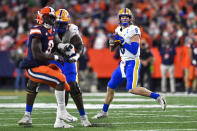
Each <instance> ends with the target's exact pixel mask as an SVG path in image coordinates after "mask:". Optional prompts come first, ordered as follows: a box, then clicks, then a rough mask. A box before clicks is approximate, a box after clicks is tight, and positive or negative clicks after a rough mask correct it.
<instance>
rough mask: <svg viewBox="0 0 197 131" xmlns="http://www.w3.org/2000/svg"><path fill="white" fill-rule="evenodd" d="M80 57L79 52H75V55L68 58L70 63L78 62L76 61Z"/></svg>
mask: <svg viewBox="0 0 197 131" xmlns="http://www.w3.org/2000/svg"><path fill="white" fill-rule="evenodd" d="M79 57H80V55H79V53H76V54H74V55H73V56H71V57H70V58H69V59H68V62H69V63H72V62H76V61H77V60H78V59H79Z"/></svg>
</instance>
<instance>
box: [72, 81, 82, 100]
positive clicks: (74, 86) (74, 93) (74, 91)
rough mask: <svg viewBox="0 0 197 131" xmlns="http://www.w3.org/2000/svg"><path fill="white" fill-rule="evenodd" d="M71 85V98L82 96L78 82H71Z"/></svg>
mask: <svg viewBox="0 0 197 131" xmlns="http://www.w3.org/2000/svg"><path fill="white" fill-rule="evenodd" d="M69 85H70V95H71V97H76V96H78V95H81V94H82V92H81V90H80V88H79V85H78V83H77V82H70V83H69Z"/></svg>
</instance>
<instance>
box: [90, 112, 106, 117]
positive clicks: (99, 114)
mask: <svg viewBox="0 0 197 131" xmlns="http://www.w3.org/2000/svg"><path fill="white" fill-rule="evenodd" d="M107 116H108V113H107V112H104V111H100V112H99V113H98V114H97V115H95V116H93V117H92V119H102V118H105V117H107Z"/></svg>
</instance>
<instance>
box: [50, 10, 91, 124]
mask: <svg viewBox="0 0 197 131" xmlns="http://www.w3.org/2000/svg"><path fill="white" fill-rule="evenodd" d="M55 29H56V36H55V43H58V44H56V45H58V47H57V49H58V51H59V52H57V53H59V54H58V55H60V54H61V55H63V56H64V58H65V59H66V61H65V62H64V63H60V62H57V61H52V63H54V64H56V65H57V66H58V67H59V68H60V69H61V70H62V73H63V74H64V75H65V76H66V80H67V82H68V84H69V85H70V92H69V93H70V95H71V97H72V98H73V100H74V102H75V104H76V106H77V109H78V111H79V114H80V117H81V124H82V126H85V127H87V126H91V123H90V122H89V121H88V118H87V115H86V113H85V109H84V106H83V99H82V92H81V90H80V88H79V85H78V77H77V60H78V59H79V57H80V54H81V53H82V52H83V48H84V46H83V42H82V39H81V37H80V34H79V30H78V27H77V26H76V25H74V24H71V23H70V15H69V13H68V11H67V10H65V9H59V10H57V11H56V23H55ZM69 93H68V92H66V94H65V98H66V100H65V102H66V105H67V102H68V96H69ZM67 116H68V120H71V121H77V118H76V117H73V116H71V115H70V114H69V113H67ZM62 125H63V120H59V119H56V123H55V126H56V127H61V126H62Z"/></svg>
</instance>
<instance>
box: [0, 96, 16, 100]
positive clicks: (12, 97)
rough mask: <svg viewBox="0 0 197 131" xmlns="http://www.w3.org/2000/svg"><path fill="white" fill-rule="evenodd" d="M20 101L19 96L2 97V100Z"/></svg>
mask: <svg viewBox="0 0 197 131" xmlns="http://www.w3.org/2000/svg"><path fill="white" fill-rule="evenodd" d="M7 99H18V96H0V100H7Z"/></svg>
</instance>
